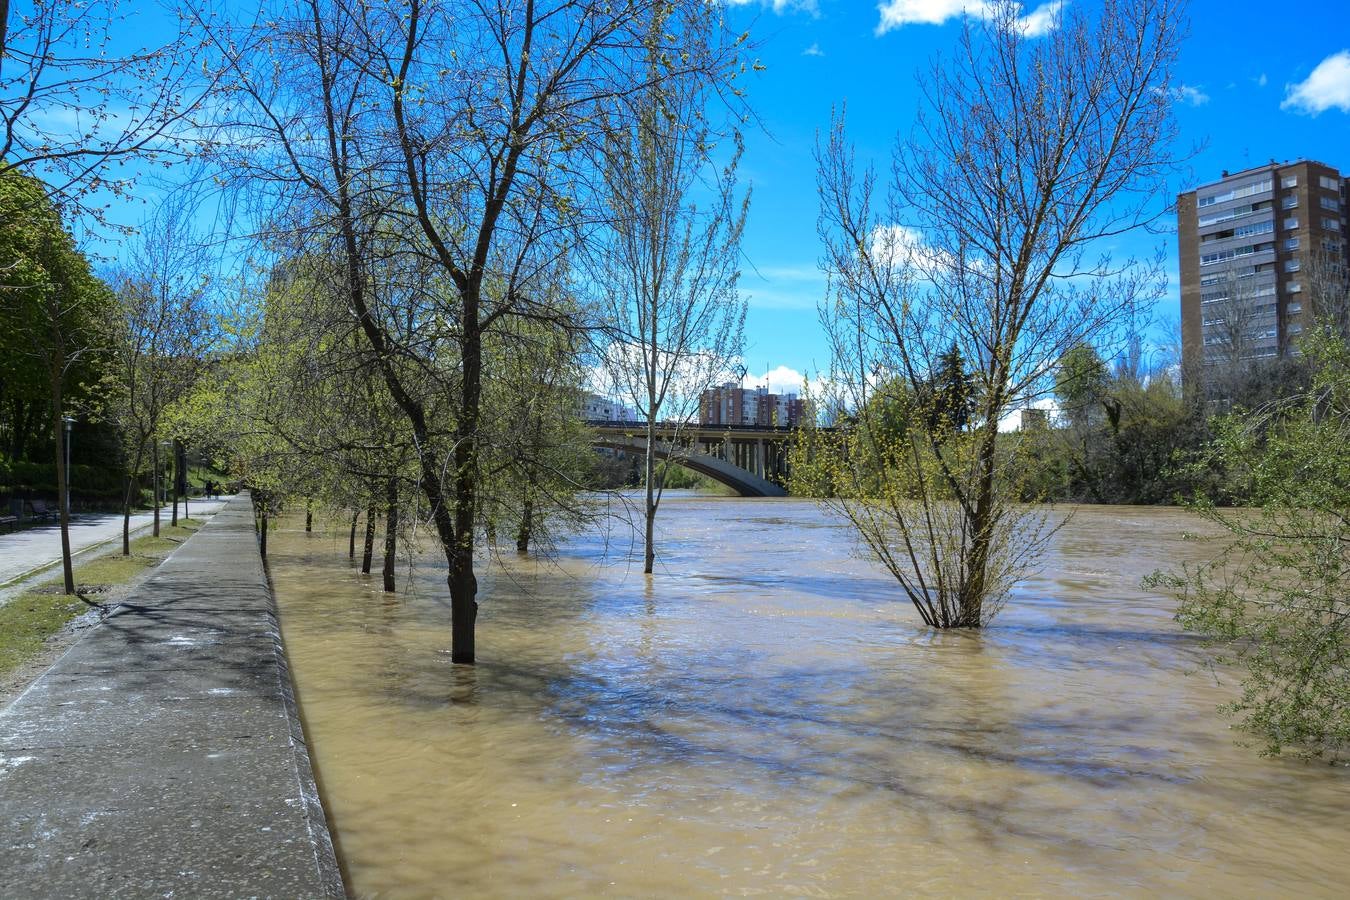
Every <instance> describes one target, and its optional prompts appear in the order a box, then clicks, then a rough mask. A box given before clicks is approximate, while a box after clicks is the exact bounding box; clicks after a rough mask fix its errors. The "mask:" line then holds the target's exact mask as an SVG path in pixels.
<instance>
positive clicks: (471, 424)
mask: <svg viewBox="0 0 1350 900" xmlns="http://www.w3.org/2000/svg"><path fill="white" fill-rule="evenodd" d="M463 299H464V311H463V316H462V324H463V329H464V331H463V334H464V338H463V343H462V345H461V346H462V350H463V374H464V380H463V382H462V384H461V386H460V404H459V427H458V428H457V429H456V434H455V439H456V440H455V528H454V530H455V544H454V553H453V554H452V555H451V559H450V575H449V578H448V579H447V580H448V581H449V585H450V630H451V638H450V660H451V662H457V663H465V664H467V665H472V664H473V662H474V634H473V630H474V625H475V623H476V621H477V619H478V600H477V596H478V579H477V577H476V576H475V575H474V571H473V542H474V526H475V525H476V524H477V521H476V520H477V516H478V422H479V412H480V410H479V403H480V401H481V399H482V376H483V336H482V332H481V331H480V330H479V329H480V324H479V321H478V299H479V298H478V288H477V286H476V285H471V286H470V287H469V289H468V290H467V291H465V292H464V295H463Z"/></svg>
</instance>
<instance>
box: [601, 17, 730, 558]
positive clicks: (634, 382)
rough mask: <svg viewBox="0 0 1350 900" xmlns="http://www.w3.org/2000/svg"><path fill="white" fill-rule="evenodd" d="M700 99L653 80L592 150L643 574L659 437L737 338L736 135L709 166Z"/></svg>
mask: <svg viewBox="0 0 1350 900" xmlns="http://www.w3.org/2000/svg"><path fill="white" fill-rule="evenodd" d="M654 26H655V27H656V28H657V29H660V28H661V27H662V23H661V22H660V21H659V20H658V21H656V22H655V23H654ZM658 33H659V32H658ZM707 100H708V96H707V92H706V91H704V90H700V85H699V84H698V83H697V81H695V80H693V79H681V80H676V79H671V80H668V81H666V82H664V83H663V84H659V85H658V84H653V85H651V86H649V87H648V88H646V89H645V91H644V92H643V94H642V96H641V97H640V98H639V100H638V102H637V104H636V105H637V113H638V114H637V116H636V118H635V119H634V120H633V121H632V122H631V123H630V124H626V125H623V126H622V127H615V128H613V129H612V131H611V132H610V134H609V135H608V137H607V140H606V141H605V143H604V144H603V148H602V150H603V161H602V163H601V166H600V168H601V171H602V172H603V174H604V179H605V188H606V201H607V210H608V214H607V218H608V220H609V227H608V230H607V233H606V235H605V237H604V239H603V240H602V241H601V242H600V244H599V246H598V249H597V266H596V271H597V276H598V277H597V279H596V281H597V283H598V285H599V289H600V291H601V292H602V296H601V298H600V301H599V302H600V308H601V311H602V313H601V314H602V315H603V317H604V332H605V335H606V336H607V337H608V338H609V346H608V348H607V351H606V354H605V363H606V366H605V367H606V369H607V370H608V375H609V377H610V378H611V379H612V382H613V384H614V385H615V386H616V388H617V389H618V392H619V394H620V396H621V397H622V398H623V399H624V400H627V401H629V402H631V403H632V404H633V408H634V409H635V410H636V411H637V414H638V417H639V419H640V420H641V421H643V422H645V423H646V428H645V434H644V442H645V445H646V448H645V461H644V472H645V478H644V484H645V489H646V493H645V498H644V503H643V548H644V552H643V564H642V571H643V572H645V573H647V574H651V572H652V567H653V564H654V562H655V559H656V546H655V522H656V511H657V508H658V507H659V506H660V503H661V494H662V488H663V485H664V477H663V476H664V472H665V470H666V468H667V467H669V466H670V465H672V461H671V459H670V456H669V455H667V457H666V459H665V461H664V463H663V465H662V466H661V471H660V472H658V467H657V453H658V452H659V447H658V444H659V443H662V442H663V443H665V444H666V446H667V449H668V451H671V452H678V448H679V447H680V446H681V443H682V441H681V438H680V432H681V431H682V430H683V429H684V427H685V426H686V425H687V424H689V423H690V422H691V421H692V420H693V418H694V417H695V416H696V415H697V413H698V404H699V396H700V394H701V393H702V392H703V391H704V390H706V389H707V388H710V387H712V386H713V385H714V384H716V383H717V382H719V381H721V380H724V379H725V378H726V377H727V373H728V372H729V371H730V369H731V367H732V365H733V364H734V363H735V361H736V360H737V359H738V358H739V356H740V353H741V348H742V345H743V341H744V326H745V303H744V301H742V300H741V299H740V298H739V297H738V295H737V292H736V281H737V279H738V277H739V275H740V240H741V232H742V230H743V229H744V226H745V216H746V212H747V210H748V208H749V203H750V196H749V192H746V193H745V194H744V195H743V196H741V197H740V198H739V199H738V198H737V189H736V165H737V162H738V161H739V158H740V149H741V148H740V137H739V135H737V134H733V135H732V138H733V141H732V143H733V147H734V152H733V153H732V155H731V157H730V160H729V161H728V162H727V163H726V164H725V166H724V167H723V168H722V169H721V170H720V171H719V170H718V169H717V167H716V164H715V162H714V158H713V153H714V150H715V149H716V146H715V144H714V136H713V134H711V133H710V131H709V130H708V128H707V127H706V125H704V124H703V118H704V114H705V109H704V105H705V104H706V103H707ZM700 196H702V197H706V198H707V203H706V205H700V203H699V202H698V199H697V198H699V197H700Z"/></svg>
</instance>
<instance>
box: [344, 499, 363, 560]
mask: <svg viewBox="0 0 1350 900" xmlns="http://www.w3.org/2000/svg"><path fill="white" fill-rule="evenodd" d="M359 518H361V511H360V510H358V509H354V510H352V535H351V538H350V540H349V541H348V542H347V558H348V559H356V520H357V519H359Z"/></svg>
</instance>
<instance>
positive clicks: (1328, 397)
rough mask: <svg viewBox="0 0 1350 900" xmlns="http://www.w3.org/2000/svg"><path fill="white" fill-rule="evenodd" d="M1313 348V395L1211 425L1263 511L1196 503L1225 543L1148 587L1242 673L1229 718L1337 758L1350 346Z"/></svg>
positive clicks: (1348, 578)
mask: <svg viewBox="0 0 1350 900" xmlns="http://www.w3.org/2000/svg"><path fill="white" fill-rule="evenodd" d="M1304 352H1305V355H1306V356H1307V357H1308V359H1309V360H1310V361H1311V363H1312V368H1311V371H1312V381H1311V386H1310V388H1309V389H1308V390H1307V391H1305V392H1303V393H1302V394H1300V395H1298V396H1296V397H1294V398H1292V399H1290V400H1286V401H1284V402H1281V403H1275V404H1270V405H1268V406H1266V407H1264V408H1262V409H1260V410H1257V411H1254V412H1245V411H1235V412H1234V413H1233V414H1232V415H1229V416H1226V417H1224V418H1222V419H1220V420H1218V422H1217V423H1216V435H1215V439H1214V442H1213V445H1212V448H1211V452H1212V454H1213V455H1214V457H1216V458H1217V459H1218V460H1219V461H1220V462H1221V464H1222V465H1223V466H1225V467H1227V468H1228V469H1229V470H1230V471H1231V472H1232V473H1233V475H1234V477H1235V478H1236V479H1238V480H1239V482H1240V483H1241V489H1242V491H1243V492H1244V493H1245V495H1246V496H1248V497H1250V498H1251V501H1252V503H1253V505H1255V506H1256V507H1257V509H1256V510H1255V511H1248V510H1236V511H1226V510H1222V509H1219V508H1216V507H1214V506H1213V505H1212V504H1209V503H1207V502H1198V503H1196V504H1195V506H1194V508H1195V509H1196V510H1197V511H1198V512H1199V513H1200V514H1201V515H1203V516H1204V517H1205V518H1206V519H1208V520H1209V521H1211V522H1214V523H1216V524H1217V525H1219V526H1221V527H1222V528H1223V529H1224V531H1225V533H1226V538H1225V546H1224V547H1223V549H1222V550H1221V551H1220V552H1219V553H1218V555H1217V556H1216V557H1215V558H1214V559H1213V560H1211V561H1210V562H1208V563H1205V564H1203V565H1196V566H1187V567H1185V568H1184V569H1183V570H1182V571H1181V572H1179V573H1168V574H1164V573H1155V574H1154V575H1153V576H1152V577H1151V579H1150V581H1149V583H1150V584H1151V585H1153V586H1157V587H1163V588H1165V589H1169V590H1172V591H1175V592H1176V593H1178V594H1179V595H1180V599H1181V605H1180V608H1179V610H1178V613H1177V619H1178V621H1179V622H1181V623H1182V624H1183V625H1184V626H1185V627H1187V628H1189V629H1192V630H1194V631H1197V632H1200V633H1201V634H1204V635H1206V636H1207V637H1208V638H1210V639H1211V640H1212V641H1213V642H1214V646H1215V647H1216V648H1218V651H1219V656H1220V658H1223V659H1229V660H1236V661H1240V662H1242V663H1243V664H1245V666H1246V676H1245V678H1244V680H1243V684H1242V692H1241V695H1240V696H1239V697H1238V698H1237V699H1236V700H1235V701H1233V702H1232V703H1231V704H1230V705H1229V706H1228V707H1227V710H1228V711H1229V712H1230V713H1232V714H1235V715H1237V716H1240V717H1241V719H1242V722H1243V724H1244V725H1245V726H1246V727H1247V728H1248V729H1249V730H1250V731H1251V732H1252V733H1253V734H1254V735H1256V736H1257V738H1258V739H1259V740H1261V741H1262V742H1263V745H1264V749H1265V751H1266V752H1267V753H1271V754H1276V753H1280V752H1282V751H1284V750H1286V749H1287V750H1291V751H1293V752H1295V753H1297V754H1302V755H1309V756H1328V757H1337V756H1344V755H1345V753H1346V750H1347V748H1350V345H1347V343H1346V341H1345V340H1344V339H1340V338H1333V337H1331V336H1329V335H1327V334H1325V333H1320V334H1317V335H1315V336H1314V337H1312V339H1311V340H1310V341H1309V342H1307V343H1306V344H1305V346H1304Z"/></svg>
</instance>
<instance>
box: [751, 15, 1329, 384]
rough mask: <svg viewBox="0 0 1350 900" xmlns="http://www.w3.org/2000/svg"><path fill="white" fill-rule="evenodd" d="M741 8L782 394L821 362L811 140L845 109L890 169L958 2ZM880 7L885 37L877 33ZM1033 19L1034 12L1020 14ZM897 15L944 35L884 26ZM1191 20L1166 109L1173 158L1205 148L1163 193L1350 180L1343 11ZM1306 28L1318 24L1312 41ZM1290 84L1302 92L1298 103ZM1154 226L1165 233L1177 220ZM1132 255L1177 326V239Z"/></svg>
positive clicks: (754, 274) (756, 242)
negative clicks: (1325, 171)
mask: <svg viewBox="0 0 1350 900" xmlns="http://www.w3.org/2000/svg"><path fill="white" fill-rule="evenodd" d="M1070 2H1085V0H1070ZM735 6H736V8H735V9H733V10H732V16H733V18H734V19H735V20H736V22H737V25H738V27H749V28H751V29H752V32H753V34H754V35H755V36H756V37H757V39H758V40H759V41H760V42H761V46H760V48H759V51H758V54H759V56H760V58H761V60H762V61H763V63H764V65H765V67H766V68H765V71H764V72H762V73H760V74H759V75H758V76H757V77H756V78H755V79H754V80H753V81H752V82H751V83H750V85H749V89H750V100H751V103H752V104H753V106H754V107H755V109H756V110H757V112H758V113H759V115H760V116H761V117H762V119H763V122H764V126H765V130H766V133H750V134H748V135H747V141H746V153H745V157H744V161H743V171H744V173H745V174H746V175H747V176H748V177H749V178H750V179H751V180H752V182H753V186H754V201H753V205H752V208H751V211H750V219H749V222H748V224H747V227H746V235H745V240H744V247H743V249H744V253H745V258H746V262H747V266H746V269H745V273H744V275H743V276H742V278H743V280H742V291H743V293H744V294H745V295H746V296H747V297H748V298H749V307H750V308H749V314H748V317H747V326H746V333H747V347H746V354H745V355H746V366H747V368H748V369H749V370H750V372H751V373H754V374H762V373H765V372H766V371H768V370H771V369H775V368H777V367H782V371H779V372H774V373H773V375H774V377H773V378H772V379H770V380H771V381H772V382H773V383H774V384H775V386H786V385H788V384H791V383H793V382H794V381H800V375H801V374H805V373H811V372H814V371H816V370H817V369H820V368H823V367H824V366H826V364H827V362H828V351H827V349H826V345H825V340H824V336H823V334H822V332H821V329H820V326H819V324H818V323H817V319H816V304H817V301H818V300H819V299H820V297H821V294H822V292H823V289H824V279H823V277H822V276H821V275H820V274H819V273H818V271H817V261H818V259H819V255H820V251H819V239H818V237H817V235H816V213H817V201H816V193H815V164H814V162H813V160H812V155H811V154H812V148H813V146H814V142H815V135H816V131H817V129H821V128H824V127H825V126H826V125H827V124H828V122H829V117H830V108H831V106H833V105H838V104H840V103H842V102H844V101H847V103H848V119H849V131H850V135H851V136H852V138H853V139H854V140H855V141H856V142H857V144H858V152H859V157H860V158H861V157H863V156H864V155H870V156H872V157H873V158H874V159H876V160H878V161H880V162H881V163H882V164H883V165H884V164H885V160H886V159H887V158H888V156H889V150H890V146H891V144H892V143H893V141H894V138H895V136H896V134H897V133H908V131H909V128H910V123H911V122H912V121H913V117H914V113H915V110H916V109H917V102H918V97H917V90H916V87H915V81H914V75H915V73H916V72H917V71H919V70H920V69H922V68H924V67H925V66H926V65H927V64H928V63H929V61H930V60H931V59H932V58H933V56H934V54H935V53H937V52H939V51H944V50H946V49H947V48H949V47H951V46H953V44H954V42H955V40H956V38H957V33H958V30H959V28H960V25H959V18H958V16H959V10H960V9H961V7H962V0H890V2H883V3H881V4H880V6H879V5H878V4H877V3H876V2H855V0H814V2H812V0H799V2H784V0H777V2H774V0H764V2H760V0H740V2H738V3H736V4H735ZM883 9H884V10H885V11H886V12H887V14H888V15H889V19H890V21H891V23H892V26H893V27H889V28H888V29H886V30H885V31H884V32H881V29H880V27H879V26H881V24H882V22H883ZM1036 9H1037V4H1035V3H1034V2H1033V3H1029V4H1027V8H1026V13H1027V14H1032V13H1034V12H1035V11H1036ZM1281 9H1284V10H1286V11H1288V13H1289V14H1287V15H1282V14H1281V12H1280V11H1281ZM1295 10H1296V14H1295ZM903 18H910V19H914V18H918V19H928V20H930V21H932V20H939V21H941V24H919V23H914V22H910V23H907V24H900V25H895V24H894V22H895V20H898V19H903ZM944 19H945V21H942V20H944ZM1190 20H1191V29H1190V36H1189V38H1188V39H1187V41H1186V43H1185V44H1184V46H1183V50H1182V54H1181V59H1180V63H1179V68H1178V79H1177V80H1178V83H1179V84H1182V85H1184V86H1185V88H1184V89H1183V90H1182V91H1180V92H1179V93H1180V96H1179V97H1178V99H1177V109H1176V112H1177V117H1178V122H1179V125H1180V129H1181V134H1182V140H1183V142H1184V145H1183V146H1182V147H1181V148H1179V149H1180V150H1182V151H1183V152H1187V151H1189V150H1190V149H1191V148H1192V145H1199V151H1198V153H1196V155H1195V156H1194V158H1193V159H1192V161H1191V163H1190V164H1189V169H1190V172H1189V174H1184V175H1182V176H1179V177H1178V178H1177V179H1176V184H1175V185H1174V188H1175V190H1174V191H1173V193H1176V192H1180V191H1183V190H1189V189H1190V188H1192V187H1194V186H1195V185H1196V184H1198V183H1203V182H1207V181H1212V180H1215V179H1217V178H1218V177H1219V175H1220V171H1221V170H1223V169H1231V170H1237V169H1241V168H1244V167H1246V166H1248V165H1258V164H1260V163H1263V162H1267V161H1268V160H1270V159H1272V158H1274V159H1278V160H1285V159H1297V158H1311V159H1317V160H1321V161H1323V162H1325V163H1328V164H1329V165H1332V166H1335V167H1337V168H1339V169H1341V170H1342V171H1343V172H1344V171H1346V170H1350V21H1348V20H1347V19H1346V7H1345V4H1344V0H1296V2H1295V3H1292V4H1289V5H1287V6H1284V7H1277V6H1273V5H1271V4H1269V3H1259V4H1258V3H1255V2H1252V0H1224V2H1218V0H1193V2H1192V3H1191V6H1190ZM1308 21H1313V22H1320V23H1321V24H1320V26H1319V27H1312V28H1309V27H1307V26H1306V25H1305V23H1306V22H1308ZM742 23H744V24H743V25H742ZM879 32H881V33H879ZM1341 54H1344V55H1341ZM1314 72H1316V75H1315V77H1313V78H1311V80H1310V76H1313V75H1314ZM1299 85H1305V87H1304V88H1303V89H1302V90H1301V91H1300V90H1299V88H1298V86H1299ZM1291 98H1292V99H1291ZM1318 107H1326V108H1324V109H1322V110H1321V111H1320V112H1319V111H1317V109H1318ZM1164 221H1165V224H1167V225H1168V226H1169V228H1170V226H1171V224H1172V220H1171V219H1170V218H1169V219H1166V220H1164ZM1135 243H1136V244H1137V245H1138V247H1139V250H1136V252H1140V250H1144V251H1146V250H1147V249H1148V248H1150V247H1153V246H1156V245H1157V244H1159V243H1162V244H1163V245H1164V246H1165V249H1166V251H1167V253H1168V258H1169V270H1170V273H1171V275H1170V284H1169V291H1168V295H1167V297H1166V298H1164V299H1163V300H1162V301H1161V302H1160V303H1159V305H1158V309H1157V311H1156V318H1158V319H1159V320H1161V321H1163V322H1168V321H1171V322H1173V323H1175V321H1177V316H1178V311H1179V305H1178V304H1179V301H1178V290H1177V285H1176V262H1175V257H1176V247H1175V237H1174V236H1172V235H1171V234H1166V235H1161V236H1154V237H1149V236H1141V237H1140V238H1138V239H1137V240H1136V242H1135ZM1153 339H1154V340H1155V341H1156V342H1157V343H1159V344H1164V343H1166V342H1167V335H1166V333H1165V328H1164V327H1155V329H1154V334H1153Z"/></svg>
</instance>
